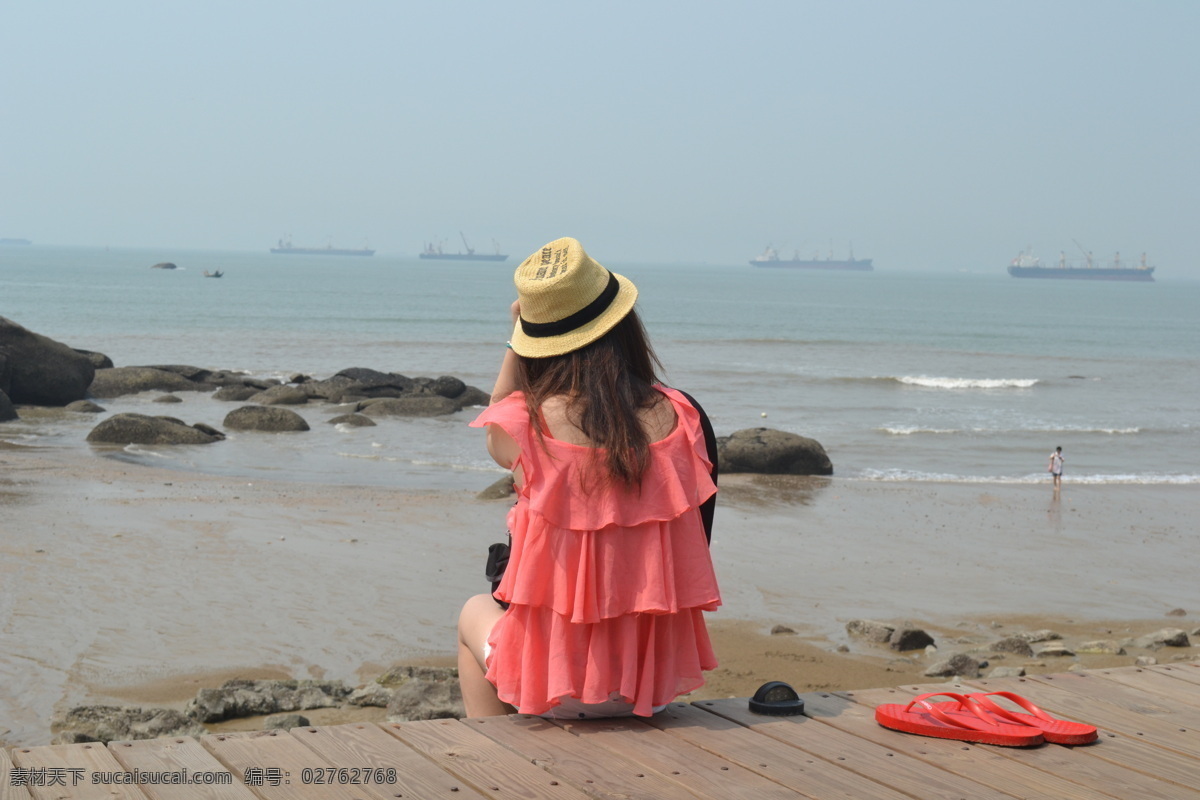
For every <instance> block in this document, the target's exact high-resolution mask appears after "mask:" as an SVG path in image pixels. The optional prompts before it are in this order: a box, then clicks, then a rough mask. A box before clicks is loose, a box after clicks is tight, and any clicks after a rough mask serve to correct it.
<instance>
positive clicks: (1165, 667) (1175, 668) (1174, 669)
mask: <svg viewBox="0 0 1200 800" xmlns="http://www.w3.org/2000/svg"><path fill="white" fill-rule="evenodd" d="M1143 669H1145V670H1146V671H1147V672H1157V673H1161V674H1163V675H1170V676H1171V677H1172V678H1178V679H1179V680H1181V681H1187V682H1188V683H1200V663H1188V662H1184V663H1182V664H1159V665H1157V666H1153V667H1143Z"/></svg>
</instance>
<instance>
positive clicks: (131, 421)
mask: <svg viewBox="0 0 1200 800" xmlns="http://www.w3.org/2000/svg"><path fill="white" fill-rule="evenodd" d="M214 434H215V435H214ZM223 438H225V437H224V435H222V434H221V433H220V432H218V431H214V430H213V429H211V428H209V429H208V430H200V429H199V428H195V427H193V426H191V425H187V424H186V423H184V422H182V421H181V420H178V419H175V418H174V417H150V416H147V415H145V414H115V415H113V416H111V417H109V418H108V419H106V420H104V421H103V422H101V423H100V424H99V425H97V426H96V427H95V428H92V432H91V433H89V434H88V435H87V440H88V441H89V442H92V443H94V444H211V443H213V442H217V441H220V440H221V439H223Z"/></svg>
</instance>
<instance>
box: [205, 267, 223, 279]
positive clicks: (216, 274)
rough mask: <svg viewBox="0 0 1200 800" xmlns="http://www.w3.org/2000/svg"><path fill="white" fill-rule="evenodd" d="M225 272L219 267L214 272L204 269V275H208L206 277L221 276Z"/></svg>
mask: <svg viewBox="0 0 1200 800" xmlns="http://www.w3.org/2000/svg"><path fill="white" fill-rule="evenodd" d="M224 274H225V273H224V272H221V270H219V269H218V270H214V271H213V272H209V271H208V270H204V277H206V278H219V277H221V276H222V275H224Z"/></svg>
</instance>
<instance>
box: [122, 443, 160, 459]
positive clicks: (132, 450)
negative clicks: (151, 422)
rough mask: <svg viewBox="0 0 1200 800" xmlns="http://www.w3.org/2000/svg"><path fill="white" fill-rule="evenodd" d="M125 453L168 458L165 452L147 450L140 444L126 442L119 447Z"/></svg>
mask: <svg viewBox="0 0 1200 800" xmlns="http://www.w3.org/2000/svg"><path fill="white" fill-rule="evenodd" d="M121 449H122V450H123V451H125V452H126V453H129V454H130V455H134V456H153V457H154V458H170V456H168V455H167V454H166V453H159V452H158V451H156V450H147V449H146V448H144V447H142V446H141V445H137V444H127V445H125V446H124V447H123V448H121Z"/></svg>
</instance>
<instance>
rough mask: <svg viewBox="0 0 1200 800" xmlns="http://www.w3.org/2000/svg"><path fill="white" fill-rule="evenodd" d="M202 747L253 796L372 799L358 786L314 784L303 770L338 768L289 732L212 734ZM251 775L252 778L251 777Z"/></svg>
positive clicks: (271, 799)
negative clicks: (306, 778) (305, 777)
mask: <svg viewBox="0 0 1200 800" xmlns="http://www.w3.org/2000/svg"><path fill="white" fill-rule="evenodd" d="M200 744H202V745H203V746H204V748H205V749H206V750H208V751H209V752H210V753H212V754H213V755H214V756H216V758H217V760H218V761H220V762H221V763H222V764H224V765H225V766H226V767H228V768H229V769H230V770H231V771H232V772H233V774H234V775H236V776H237V777H238V779H239V780H241V781H242V782H243V783H245V784H246V785H247V786H249V787H250V788H251V789H253V790H254V793H255V794H257V795H258V796H259V797H262V798H265V799H266V800H276V798H278V800H322V798H329V800H363V798H373V797H374V795H373V794H372V793H369V792H364V791H361V789H362V787H359V786H345V785H325V784H315V783H311V782H309V781H306V780H305V779H304V770H305V769H308V768H318V767H335V766H337V765H336V764H330V763H329V762H327V761H325V760H323V759H322V758H321V757H320V756H318V755H317V754H316V753H315V752H313V751H312V750H310V749H309V748H307V747H305V746H304V745H302V744H301V743H300V742H298V741H297V740H295V739H293V738H292V737H291V736H289V735H288V734H287V732H286V731H279V730H271V731H248V732H245V733H210V734H208V735H207V736H201V737H200ZM248 773H249V774H248Z"/></svg>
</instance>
